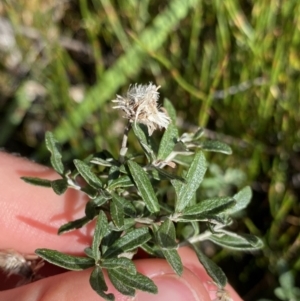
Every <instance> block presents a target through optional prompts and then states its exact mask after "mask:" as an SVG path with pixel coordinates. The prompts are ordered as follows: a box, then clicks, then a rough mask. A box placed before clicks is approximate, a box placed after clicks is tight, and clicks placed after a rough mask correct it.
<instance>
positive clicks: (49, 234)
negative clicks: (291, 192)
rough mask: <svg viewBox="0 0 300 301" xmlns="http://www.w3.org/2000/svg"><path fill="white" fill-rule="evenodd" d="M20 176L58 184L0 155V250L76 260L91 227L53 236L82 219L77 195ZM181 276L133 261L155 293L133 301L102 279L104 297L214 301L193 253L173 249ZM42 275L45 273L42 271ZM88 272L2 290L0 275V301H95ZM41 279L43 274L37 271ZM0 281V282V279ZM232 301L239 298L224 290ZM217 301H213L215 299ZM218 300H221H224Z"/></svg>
mask: <svg viewBox="0 0 300 301" xmlns="http://www.w3.org/2000/svg"><path fill="white" fill-rule="evenodd" d="M22 176H30V177H40V178H45V179H50V180H54V179H59V178H60V176H59V175H57V174H56V173H55V172H54V171H53V170H52V169H50V168H48V167H45V166H42V165H38V164H35V163H33V162H31V161H29V160H27V159H24V158H20V157H17V156H13V155H10V154H6V153H4V152H0V205H1V207H0V208H1V209H0V214H1V218H0V231H1V234H0V249H14V250H17V251H18V252H19V253H22V254H33V253H34V250H35V249H37V248H49V249H55V250H59V251H61V252H65V253H68V254H74V255H82V251H83V250H84V248H86V247H87V246H90V244H91V240H92V234H93V227H94V224H93V223H90V224H88V225H87V226H86V227H83V228H81V229H78V230H75V231H72V232H70V233H67V234H64V235H60V236H59V235H57V229H58V228H59V227H60V226H61V225H62V224H64V223H66V222H68V221H70V220H73V219H76V218H79V217H82V216H83V214H84V208H85V204H86V201H87V200H86V197H85V195H84V194H82V193H81V192H78V191H76V190H72V189H69V190H67V192H66V193H65V194H63V195H62V196H58V195H56V194H55V193H54V192H53V191H52V190H51V189H49V188H43V187H38V186H32V185H29V184H27V183H25V182H24V181H22V180H21V179H20V177H22ZM179 254H180V257H181V260H182V263H183V265H184V272H183V274H182V276H181V277H178V276H177V275H176V274H175V273H174V271H173V270H172V269H171V267H170V266H169V265H168V263H167V262H166V261H165V260H163V259H139V260H136V261H135V265H136V267H137V270H138V271H139V272H140V273H142V274H144V275H146V276H148V277H150V278H151V279H152V280H153V281H154V282H155V284H156V285H157V286H158V294H157V295H152V294H148V293H145V292H141V291H137V294H136V297H135V299H129V298H128V297H125V296H123V295H121V294H120V293H118V292H117V291H116V290H115V288H114V287H113V286H112V285H111V283H110V281H109V279H108V278H107V276H106V275H105V277H106V280H107V284H108V288H109V290H108V292H110V293H113V294H115V296H116V300H119V301H121V300H122V301H123V300H143V301H149V300H168V299H167V298H169V300H172V301H176V300H182V301H192V300H199V301H200V300H201V301H209V300H214V299H216V298H217V297H216V287H215V285H214V284H213V283H212V281H211V278H210V277H209V276H208V275H207V274H206V272H205V270H204V268H203V267H202V265H201V264H200V263H199V261H198V259H197V257H196V255H195V254H194V252H193V251H192V250H191V249H189V248H181V249H179ZM43 270H45V269H43ZM90 272H91V271H90V270H89V269H88V270H85V271H81V272H64V273H59V272H57V274H55V272H54V275H53V271H52V274H51V273H50V274H51V276H48V277H45V278H43V279H40V280H38V281H36V282H33V283H30V284H27V285H23V286H20V287H16V288H9V289H7V287H5V284H6V283H7V284H8V283H9V281H6V280H5V279H4V277H5V276H4V275H2V276H1V275H0V283H2V286H3V285H4V287H1V289H2V290H1V291H0V300H5V301H15V300H18V301H25V300H26V301H28V300H30V301H37V300H39V301H57V300H60V301H71V300H72V301H76V300H78V301H82V300H87V301H93V300H95V301H99V300H101V298H100V297H99V296H98V295H97V294H96V293H95V292H94V291H93V290H92V288H91V287H90V285H89V275H90ZM43 274H46V275H47V269H46V271H44V272H43ZM1 277H2V279H1ZM226 290H227V291H228V292H229V294H230V297H231V299H232V300H233V301H241V300H242V299H241V298H240V297H239V296H238V295H237V293H236V292H235V291H234V290H233V289H232V288H231V287H230V286H229V285H228V286H227V287H226ZM216 300H218V299H216ZM224 301H227V299H225V300H224Z"/></svg>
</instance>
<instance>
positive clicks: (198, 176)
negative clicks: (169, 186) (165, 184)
mask: <svg viewBox="0 0 300 301" xmlns="http://www.w3.org/2000/svg"><path fill="white" fill-rule="evenodd" d="M206 169H207V164H206V160H205V157H204V155H203V153H202V152H197V153H196V155H195V157H194V159H193V162H192V164H191V166H190V168H189V170H188V173H187V175H186V181H187V184H182V183H180V184H178V186H179V187H178V188H179V189H178V188H177V202H176V208H175V210H176V212H181V211H182V210H183V209H184V208H185V207H186V206H188V205H189V203H190V201H191V200H192V198H193V197H194V194H195V193H196V190H197V189H198V188H199V186H200V184H201V182H202V180H203V177H204V174H205V172H206ZM173 181H177V180H173ZM173 181H172V182H173Z"/></svg>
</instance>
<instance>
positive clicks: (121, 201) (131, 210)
mask: <svg viewBox="0 0 300 301" xmlns="http://www.w3.org/2000/svg"><path fill="white" fill-rule="evenodd" d="M111 196H112V198H113V200H114V202H115V203H116V204H118V206H122V207H123V208H124V213H125V214H126V215H128V216H130V217H135V216H136V209H135V207H134V206H133V204H132V203H131V202H130V201H128V200H127V199H125V198H123V197H122V196H120V195H118V194H117V193H113V192H112V193H111Z"/></svg>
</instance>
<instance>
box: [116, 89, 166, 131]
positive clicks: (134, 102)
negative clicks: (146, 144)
mask: <svg viewBox="0 0 300 301" xmlns="http://www.w3.org/2000/svg"><path fill="white" fill-rule="evenodd" d="M159 88H160V86H156V85H153V84H152V83H149V85H137V84H135V85H133V86H132V85H130V86H129V89H128V91H127V95H126V97H123V96H120V95H117V99H114V100H112V101H113V102H116V103H117V104H118V105H117V106H115V107H113V108H114V109H121V110H122V111H124V112H125V116H124V117H125V118H127V119H129V120H130V121H131V122H134V123H136V122H137V123H142V124H145V125H146V126H147V128H148V133H149V136H151V135H152V134H153V132H154V131H155V130H156V129H158V128H159V129H160V128H165V129H166V128H167V127H168V125H169V123H170V122H171V119H170V117H169V116H168V115H167V114H166V113H165V112H164V110H163V108H160V107H159V106H158V103H157V102H158V99H159V92H158V91H157V90H158V89H159Z"/></svg>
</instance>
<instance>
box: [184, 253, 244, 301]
mask: <svg viewBox="0 0 300 301" xmlns="http://www.w3.org/2000/svg"><path fill="white" fill-rule="evenodd" d="M178 252H179V255H180V257H181V261H182V264H183V265H184V266H185V267H186V268H187V269H188V270H190V271H191V272H192V273H193V274H194V275H195V276H196V277H197V278H198V279H200V281H201V283H202V284H203V285H204V287H205V289H206V291H207V292H208V293H209V295H210V297H211V298H212V300H214V299H216V293H217V289H218V288H217V286H216V285H214V283H213V280H212V279H211V278H210V277H209V275H208V274H207V273H206V271H205V269H204V267H203V266H202V264H200V262H199V260H198V258H197V255H196V254H195V252H194V251H193V250H192V249H190V248H181V249H179V250H178ZM225 290H226V291H228V293H229V295H230V297H231V299H232V300H235V301H242V299H241V297H240V296H239V295H238V294H237V293H236V292H235V290H234V289H233V288H232V287H231V286H230V285H229V284H227V285H226V287H225ZM224 300H227V299H225V298H224Z"/></svg>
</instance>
